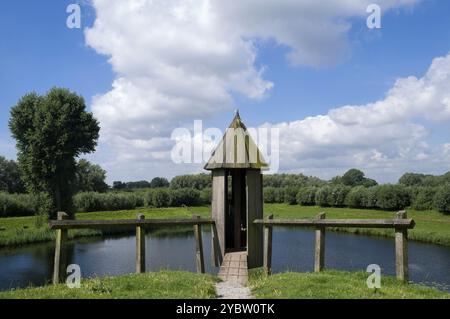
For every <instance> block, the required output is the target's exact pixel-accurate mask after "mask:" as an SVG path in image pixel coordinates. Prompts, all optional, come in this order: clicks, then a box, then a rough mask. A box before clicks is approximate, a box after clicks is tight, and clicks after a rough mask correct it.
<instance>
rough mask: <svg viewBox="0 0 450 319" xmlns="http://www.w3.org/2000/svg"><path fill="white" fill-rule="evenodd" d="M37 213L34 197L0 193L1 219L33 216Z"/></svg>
mask: <svg viewBox="0 0 450 319" xmlns="http://www.w3.org/2000/svg"><path fill="white" fill-rule="evenodd" d="M36 212H37V211H36V198H35V197H33V196H32V195H28V194H7V193H0V217H18V216H32V215H35V214H36Z"/></svg>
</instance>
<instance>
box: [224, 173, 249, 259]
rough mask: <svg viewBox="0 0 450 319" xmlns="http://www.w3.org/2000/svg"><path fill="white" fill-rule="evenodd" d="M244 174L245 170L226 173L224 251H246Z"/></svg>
mask: <svg viewBox="0 0 450 319" xmlns="http://www.w3.org/2000/svg"><path fill="white" fill-rule="evenodd" d="M245 172H246V171H245V169H233V170H227V171H226V187H225V189H226V214H225V250H226V251H241V250H246V249H247V196H246V185H247V183H246V173H245Z"/></svg>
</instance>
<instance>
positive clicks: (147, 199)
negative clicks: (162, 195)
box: [142, 189, 155, 207]
mask: <svg viewBox="0 0 450 319" xmlns="http://www.w3.org/2000/svg"><path fill="white" fill-rule="evenodd" d="M154 192H155V191H154V190H152V189H150V190H146V191H145V193H144V194H143V195H142V197H143V199H144V205H145V206H146V207H151V206H153V196H154V195H153V193H154Z"/></svg>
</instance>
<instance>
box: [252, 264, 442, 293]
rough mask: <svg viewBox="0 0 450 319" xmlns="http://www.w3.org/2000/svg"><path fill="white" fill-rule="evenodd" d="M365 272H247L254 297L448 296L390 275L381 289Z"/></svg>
mask: <svg viewBox="0 0 450 319" xmlns="http://www.w3.org/2000/svg"><path fill="white" fill-rule="evenodd" d="M368 276H369V274H368V273H365V272H345V271H334V270H327V271H324V272H321V273H295V272H286V273H280V274H275V275H272V276H265V275H263V274H262V273H261V272H260V271H254V272H251V273H250V278H249V285H250V287H251V288H252V292H253V295H254V296H255V297H256V298H268V299H450V294H449V293H446V292H443V291H440V290H438V289H436V288H430V287H426V286H422V285H416V284H404V283H401V282H400V281H398V280H396V279H395V278H394V277H391V276H383V277H382V278H381V288H380V289H369V288H368V287H367V285H366V280H367V277H368Z"/></svg>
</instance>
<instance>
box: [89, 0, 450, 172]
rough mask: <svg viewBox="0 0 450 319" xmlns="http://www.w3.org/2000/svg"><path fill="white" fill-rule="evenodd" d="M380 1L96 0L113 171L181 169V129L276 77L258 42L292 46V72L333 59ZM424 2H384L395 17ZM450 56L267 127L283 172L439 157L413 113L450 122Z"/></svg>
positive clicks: (387, 165) (92, 40) (102, 107)
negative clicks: (420, 72) (358, 101)
mask: <svg viewBox="0 0 450 319" xmlns="http://www.w3.org/2000/svg"><path fill="white" fill-rule="evenodd" d="M372 2H373V1H371V0H329V1H316V0H242V1H222V0H220V1H219V0H209V1H208V0H161V1H157V0H134V1H123V0H92V4H93V6H94V8H95V10H96V20H95V23H94V25H93V26H92V27H91V28H88V29H87V30H86V31H85V35H86V42H87V44H88V45H89V46H90V47H92V48H93V49H94V50H96V51H97V52H98V53H99V54H103V55H106V56H107V57H108V61H109V63H110V64H111V66H112V68H113V70H114V72H115V73H116V78H115V80H114V82H113V83H112V87H111V90H110V91H109V92H107V93H106V94H103V95H99V96H96V97H95V98H94V99H93V104H92V109H93V112H94V114H95V116H96V117H97V118H98V119H99V120H100V123H101V127H102V132H101V133H102V134H101V136H102V145H103V147H102V149H105V148H106V146H107V149H108V152H113V154H115V155H114V156H111V157H113V158H114V161H111V162H108V163H107V164H106V168H108V169H111V170H113V171H117V170H118V169H119V167H120V166H121V165H120V163H121V161H123V162H124V161H130V160H135V161H136V162H135V163H137V164H136V165H140V168H141V170H140V171H139V170H131V175H130V176H129V179H133V178H135V177H136V176H134V175H133V172H136V174H138V172H139V174H141V173H142V172H141V171H142V169H143V171H144V172H145V174H147V175H153V176H154V175H158V174H162V173H161V167H166V168H167V169H168V170H170V171H171V172H175V170H176V171H177V172H179V171H182V169H181V168H180V166H177V167H176V168H175V167H174V166H173V165H172V164H170V163H167V161H168V160H170V150H171V148H172V146H173V143H174V142H173V141H172V140H170V133H171V131H172V130H173V129H174V128H175V127H178V126H181V125H186V123H192V121H193V119H196V118H203V119H205V118H207V117H210V116H213V115H214V114H217V113H218V112H220V111H223V110H228V109H231V108H233V95H234V94H240V95H243V96H245V97H246V98H249V99H263V98H266V97H267V96H269V95H270V90H271V88H272V87H273V86H274V85H276V83H272V82H271V80H270V79H267V78H265V75H264V68H265V67H264V65H261V64H260V62H258V63H257V57H258V45H259V43H260V42H261V41H273V43H276V44H277V45H280V46H283V47H285V48H287V52H288V53H287V56H286V63H289V64H291V65H292V66H294V67H295V66H309V67H325V66H329V65H335V64H337V63H339V62H341V61H343V60H344V59H346V58H347V57H348V56H349V52H350V50H351V48H350V47H349V42H348V40H347V35H348V31H349V30H350V28H351V19H353V18H355V17H357V18H361V19H365V17H366V16H367V12H366V8H367V6H368V5H369V4H371V3H372ZM417 2H419V0H379V1H377V4H379V5H380V6H381V8H382V12H386V11H388V10H393V9H397V8H404V7H409V6H411V5H414V4H415V3H417ZM449 60H450V58H449V56H447V57H442V58H437V59H435V60H434V61H433V63H432V65H431V67H430V68H429V70H428V71H427V73H426V74H425V75H424V76H423V77H421V78H415V77H407V78H402V79H398V80H397V82H396V83H395V85H394V86H393V87H392V89H391V90H390V91H389V92H387V94H386V97H385V98H384V99H382V100H380V101H376V102H374V103H370V104H367V105H348V106H342V107H337V108H335V109H332V110H330V111H329V112H328V114H324V115H319V116H315V117H309V118H306V119H303V120H298V121H292V122H288V123H278V124H277V123H267V124H265V126H268V127H271V126H273V127H278V128H280V132H281V138H282V145H281V147H280V151H281V162H280V164H281V168H282V169H286V170H290V169H292V170H295V169H296V168H297V169H298V168H299V167H310V171H311V173H315V171H314V170H316V171H317V172H319V173H324V168H327V169H330V174H332V173H334V172H335V171H336V170H339V169H340V168H341V167H344V168H348V167H350V166H356V165H359V166H361V167H362V166H364V167H366V168H368V169H369V170H370V169H373V170H374V172H375V171H376V170H378V171H379V170H380V167H383V169H384V170H385V171H389V170H390V169H392V171H396V172H398V169H399V167H402V165H403V166H405V165H409V166H413V165H416V164H417V163H419V162H420V161H422V162H424V161H425V160H426V161H427V162H428V163H434V165H437V164H436V163H442V159H443V158H444V155H445V154H447V155H446V156H447V157H446V158H448V153H449V151H448V149H449V147H448V145H447V146H436V147H435V146H430V145H428V144H427V136H428V130H427V127H426V126H425V125H424V124H423V123H422V122H420V121H416V119H417V118H420V119H423V120H424V121H447V120H449V119H450V95H449V92H450V90H449V82H450V80H449V74H450V62H449ZM262 62H264V61H262ZM283 143H285V144H283ZM171 165H172V166H171ZM156 168H157V169H156ZM172 169H173V171H172ZM190 169H193V170H201V168H200V166H199V165H197V166H195V165H193V166H192V167H190ZM154 170H156V171H154ZM331 170H334V171H333V172H331ZM114 174H115V176H119V175H120V174H118V173H117V174H116V173H113V175H114ZM166 174H168V175H174V174H171V173H166ZM387 174H388V173H387Z"/></svg>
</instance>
